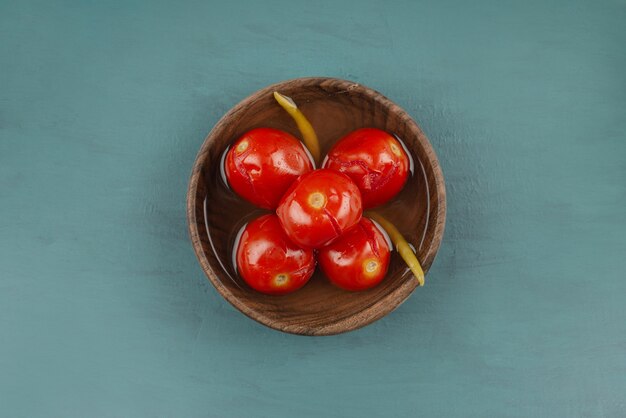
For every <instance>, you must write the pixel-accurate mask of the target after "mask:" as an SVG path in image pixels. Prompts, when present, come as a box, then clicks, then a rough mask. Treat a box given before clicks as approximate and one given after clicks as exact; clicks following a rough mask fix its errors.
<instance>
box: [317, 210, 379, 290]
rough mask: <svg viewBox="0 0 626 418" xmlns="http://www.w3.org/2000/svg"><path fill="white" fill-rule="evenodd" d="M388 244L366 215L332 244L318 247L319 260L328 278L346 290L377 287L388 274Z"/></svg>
mask: <svg viewBox="0 0 626 418" xmlns="http://www.w3.org/2000/svg"><path fill="white" fill-rule="evenodd" d="M389 251H390V250H389V243H388V242H387V240H386V238H385V235H384V234H383V233H382V232H381V231H380V230H379V229H378V227H377V226H376V224H374V222H372V221H370V220H369V219H367V218H363V219H361V222H359V224H358V225H357V226H355V227H354V228H352V229H350V230H348V231H347V232H346V233H345V234H343V235H342V236H341V237H339V239H337V240H336V241H335V242H333V243H332V244H330V245H328V246H327V247H324V248H322V249H320V250H319V253H318V261H319V263H320V267H321V268H322V270H323V271H324V274H326V277H328V279H329V280H330V281H331V282H332V283H333V284H335V285H336V286H339V287H341V288H343V289H346V290H365V289H369V288H371V287H374V286H376V285H377V284H378V283H380V282H381V281H382V280H383V279H384V278H385V274H387V268H388V267H389V256H390V254H389Z"/></svg>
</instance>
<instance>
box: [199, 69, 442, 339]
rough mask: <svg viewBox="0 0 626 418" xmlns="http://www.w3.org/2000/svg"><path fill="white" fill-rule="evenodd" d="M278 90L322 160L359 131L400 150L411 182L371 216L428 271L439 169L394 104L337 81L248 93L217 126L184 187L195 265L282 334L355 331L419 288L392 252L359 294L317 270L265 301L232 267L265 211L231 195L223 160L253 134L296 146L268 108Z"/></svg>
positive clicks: (437, 221) (299, 82)
mask: <svg viewBox="0 0 626 418" xmlns="http://www.w3.org/2000/svg"><path fill="white" fill-rule="evenodd" d="M274 91H279V92H281V93H283V94H285V95H287V96H290V97H291V98H293V99H294V101H295V102H296V103H297V104H298V106H299V107H300V108H301V109H302V111H303V112H304V114H305V115H307V117H308V118H309V120H310V121H311V123H312V125H313V126H314V127H315V129H316V131H317V133H318V136H319V137H320V141H321V142H322V152H323V153H325V152H326V151H327V150H328V148H329V147H330V146H331V145H332V143H333V142H334V141H336V140H337V139H339V138H341V137H342V136H343V135H345V134H346V133H348V132H350V131H352V130H354V129H357V128H361V127H376V128H380V129H384V130H386V131H388V132H390V133H393V134H395V135H397V136H398V137H399V138H400V139H402V140H403V141H404V143H405V145H406V147H407V149H408V150H409V151H410V154H411V155H412V157H413V159H414V163H415V166H414V174H413V175H412V176H411V178H410V179H409V181H408V182H407V186H406V187H405V188H404V190H403V191H402V192H401V193H400V194H399V196H398V197H397V199H396V200H394V201H393V202H392V203H389V204H387V205H386V206H383V207H381V208H378V209H377V210H379V211H380V213H382V214H383V215H385V216H387V217H388V218H390V219H391V220H392V221H393V222H395V223H396V226H397V227H398V229H400V231H401V232H402V233H403V234H404V236H405V237H406V238H407V240H408V241H409V242H410V243H411V244H412V245H413V246H414V247H415V248H417V254H418V258H419V260H420V261H421V263H422V266H423V268H424V271H425V272H427V271H428V269H429V267H430V266H431V264H432V262H433V260H434V258H435V255H436V254H437V250H438V249H439V245H440V243H441V239H442V236H443V230H444V224H445V214H446V194H445V186H444V180H443V174H442V173H441V168H440V167H439V162H438V161H437V157H436V155H435V152H434V151H433V149H432V147H431V145H430V143H429V142H428V139H427V138H426V135H424V133H423V132H422V131H421V129H420V128H419V126H418V125H417V123H415V121H413V119H411V117H410V116H409V115H408V114H407V113H406V112H405V111H404V110H402V109H401V108H400V107H399V106H398V105H396V104H394V103H393V102H391V101H390V100H389V99H387V98H386V97H384V96H383V95H381V94H380V93H378V92H376V91H374V90H372V89H369V88H367V87H364V86H362V85H360V84H357V83H353V82H350V81H346V80H339V79H334V78H299V79H295V80H289V81H284V82H281V83H278V84H274V85H272V86H269V87H266V88H264V89H262V90H260V91H258V92H256V93H254V94H252V95H251V96H249V97H248V98H246V99H244V100H243V101H242V102H240V103H239V104H237V105H236V106H235V107H233V108H232V109H231V110H230V111H228V112H227V113H226V114H225V115H224V116H223V117H222V119H220V121H219V122H218V123H217V124H216V125H215V127H214V128H213V130H212V131H211V133H210V134H209V135H208V136H207V138H206V139H205V141H204V143H203V144H202V147H201V148H200V151H199V152H198V156H197V158H196V161H195V163H194V166H193V171H192V174H191V180H190V182H189V190H188V195H187V218H188V222H189V232H190V235H191V241H192V243H193V248H194V250H195V252H196V256H197V257H198V260H199V261H200V265H201V266H202V269H203V270H204V272H205V273H206V275H207V277H208V278H209V280H210V281H211V283H213V285H214V286H215V288H216V289H217V290H218V292H219V293H220V294H221V295H222V296H223V297H224V298H225V299H226V300H228V301H229V302H230V303H231V304H232V305H233V306H235V307H236V308H237V309H239V310H240V311H241V312H243V313H244V314H245V315H247V316H249V317H250V318H252V319H254V320H256V321H258V322H260V323H262V324H264V325H266V326H268V327H271V328H274V329H277V330H280V331H284V332H289V333H293V334H304V335H330V334H338V333H342V332H346V331H350V330H353V329H356V328H360V327H362V326H364V325H367V324H369V323H371V322H373V321H376V320H377V319H379V318H381V317H383V316H385V315H386V314H388V313H389V312H391V311H392V310H394V309H395V308H397V307H398V306H399V305H400V304H401V303H402V302H404V301H405V300H406V299H407V298H408V296H409V295H410V294H411V292H413V290H414V289H415V288H416V286H417V281H416V280H415V279H414V277H413V276H412V275H411V274H410V273H409V271H408V269H407V268H406V266H405V264H404V262H403V261H402V260H401V259H400V257H399V256H398V254H397V253H395V252H393V253H392V257H391V263H390V266H389V272H388V273H387V277H386V278H385V279H384V280H383V282H382V283H381V284H379V285H378V286H377V287H375V288H373V289H370V290H367V291H364V292H355V293H352V292H347V291H344V290H341V289H339V288H336V287H334V286H332V285H331V284H330V283H329V282H328V281H327V280H326V279H325V277H324V276H323V275H322V274H321V273H320V272H319V269H318V270H317V271H316V273H315V274H314V276H313V277H312V278H311V280H310V281H309V283H308V284H307V285H306V286H304V287H303V288H302V289H300V290H298V291H297V292H294V293H291V294H289V295H285V296H268V295H264V294H261V293H258V292H255V291H254V290H252V289H251V288H250V287H248V286H247V285H246V284H245V282H243V280H242V279H241V278H239V277H238V276H237V273H236V271H235V269H234V267H233V263H232V246H233V243H234V238H235V235H236V233H237V231H238V230H239V228H240V227H241V226H242V225H243V224H244V223H245V222H246V221H248V220H250V219H252V218H254V217H256V216H258V215H259V214H261V213H263V212H262V211H260V210H257V209H255V208H254V207H253V206H251V205H250V204H247V203H245V202H243V200H242V199H241V198H239V197H238V196H236V195H235V194H234V193H232V192H230V191H229V190H228V188H227V186H225V184H224V181H223V180H222V179H223V177H222V176H221V172H220V165H221V158H222V155H223V154H224V152H225V150H226V149H227V148H228V146H229V145H230V144H231V143H232V142H233V141H235V140H236V139H237V138H238V137H239V136H240V135H242V134H243V133H244V132H246V131H248V130H250V129H252V128H256V127H260V126H267V127H273V128H278V129H283V130H285V131H287V132H289V133H291V134H293V135H294V136H296V137H300V133H299V132H298V129H297V127H296V125H295V123H293V121H292V120H291V118H290V117H289V116H288V115H287V114H286V112H285V111H284V110H283V109H282V108H281V107H280V106H278V105H277V104H276V103H275V102H274V99H273V97H272V93H273V92H274ZM426 284H428V278H427V280H426Z"/></svg>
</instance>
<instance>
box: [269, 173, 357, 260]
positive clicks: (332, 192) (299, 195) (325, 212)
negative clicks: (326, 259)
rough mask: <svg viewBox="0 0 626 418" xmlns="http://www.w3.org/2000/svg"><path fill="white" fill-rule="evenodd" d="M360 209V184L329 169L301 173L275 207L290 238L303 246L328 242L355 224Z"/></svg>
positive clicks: (315, 246) (320, 245)
mask: <svg viewBox="0 0 626 418" xmlns="http://www.w3.org/2000/svg"><path fill="white" fill-rule="evenodd" d="M362 213H363V208H362V204H361V193H360V192H359V188H358V187H357V186H356V185H355V184H354V183H353V182H352V180H350V177H348V176H345V175H343V174H341V173H338V172H336V171H332V170H315V171H312V172H310V173H307V174H305V175H303V176H301V177H300V178H299V179H298V180H296V182H295V183H294V184H293V185H292V186H291V187H290V188H289V190H287V192H286V193H285V196H283V198H282V200H281V201H280V203H279V204H278V209H276V214H277V215H278V218H279V219H280V223H281V224H282V226H283V228H284V229H285V232H286V233H287V235H288V236H289V238H291V240H292V241H293V242H295V243H296V244H298V245H300V246H302V247H306V248H319V247H322V246H324V245H327V244H330V243H331V242H332V241H333V240H334V239H335V238H337V237H338V236H340V235H341V234H342V233H343V232H344V231H345V230H347V229H348V228H350V227H351V226H353V225H356V224H357V222H359V220H360V219H361V214H362Z"/></svg>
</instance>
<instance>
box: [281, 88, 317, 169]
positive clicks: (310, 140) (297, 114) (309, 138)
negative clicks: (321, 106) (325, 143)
mask: <svg viewBox="0 0 626 418" xmlns="http://www.w3.org/2000/svg"><path fill="white" fill-rule="evenodd" d="M274 99H276V101H277V102H278V104H279V105H280V106H281V107H282V108H283V109H285V110H286V111H287V113H289V116H291V117H292V118H293V120H294V121H295V122H296V125H298V129H299V130H300V133H301V134H302V142H304V145H305V146H306V147H307V149H308V150H309V152H310V153H311V155H312V156H313V160H315V163H319V161H320V143H319V141H318V139H317V134H316V133H315V130H314V129H313V126H311V122H309V121H308V119H307V118H306V116H304V114H303V113H302V111H300V109H298V106H297V105H296V104H295V102H294V101H293V100H292V99H291V97H287V96H285V95H283V94H280V93H279V92H277V91H275V92H274Z"/></svg>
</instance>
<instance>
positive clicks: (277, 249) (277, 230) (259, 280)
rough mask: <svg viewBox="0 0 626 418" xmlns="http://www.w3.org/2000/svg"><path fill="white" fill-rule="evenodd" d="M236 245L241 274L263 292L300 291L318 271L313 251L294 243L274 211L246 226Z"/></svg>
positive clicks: (238, 266)
mask: <svg viewBox="0 0 626 418" xmlns="http://www.w3.org/2000/svg"><path fill="white" fill-rule="evenodd" d="M236 246H237V248H236V249H235V251H236V260H237V270H238V272H239V275H241V277H243V279H244V280H245V281H246V283H248V284H249V285H250V287H252V288H253V289H255V290H258V291H259V292H262V293H268V294H272V295H282V294H285V293H290V292H293V291H294V290H298V289H300V288H301V287H302V286H304V285H305V284H306V282H307V281H308V280H309V279H310V278H311V276H312V275H313V271H314V270H315V256H314V254H313V251H312V250H307V249H302V248H300V247H298V246H296V245H295V244H294V243H293V242H291V241H290V240H289V238H287V235H286V234H285V232H284V231H283V229H282V227H281V226H280V222H279V221H278V217H276V215H274V214H271V215H263V216H261V217H259V218H257V219H255V220H254V221H252V222H250V223H249V224H248V225H246V226H245V228H244V230H243V233H242V234H241V237H240V238H239V242H238V243H237V244H236Z"/></svg>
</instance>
